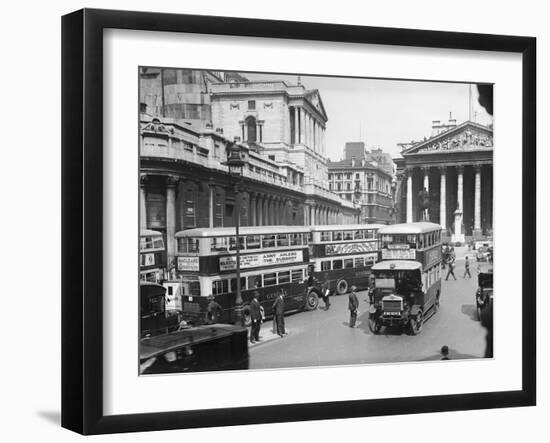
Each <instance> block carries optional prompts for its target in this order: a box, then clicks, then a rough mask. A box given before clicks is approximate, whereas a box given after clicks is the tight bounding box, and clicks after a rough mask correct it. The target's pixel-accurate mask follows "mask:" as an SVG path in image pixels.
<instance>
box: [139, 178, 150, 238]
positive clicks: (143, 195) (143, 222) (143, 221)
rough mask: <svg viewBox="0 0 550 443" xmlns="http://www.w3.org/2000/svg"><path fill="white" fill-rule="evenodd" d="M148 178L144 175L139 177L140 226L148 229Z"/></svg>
mask: <svg viewBox="0 0 550 443" xmlns="http://www.w3.org/2000/svg"><path fill="white" fill-rule="evenodd" d="M147 181H148V178H147V176H146V175H142V176H140V178H139V228H140V229H147V191H146V189H145V187H146V186H147Z"/></svg>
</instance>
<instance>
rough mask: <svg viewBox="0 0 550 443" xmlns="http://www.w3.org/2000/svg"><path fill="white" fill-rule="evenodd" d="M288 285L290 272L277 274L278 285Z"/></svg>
mask: <svg viewBox="0 0 550 443" xmlns="http://www.w3.org/2000/svg"><path fill="white" fill-rule="evenodd" d="M283 283H290V271H283V272H279V284H280V285H282V284H283Z"/></svg>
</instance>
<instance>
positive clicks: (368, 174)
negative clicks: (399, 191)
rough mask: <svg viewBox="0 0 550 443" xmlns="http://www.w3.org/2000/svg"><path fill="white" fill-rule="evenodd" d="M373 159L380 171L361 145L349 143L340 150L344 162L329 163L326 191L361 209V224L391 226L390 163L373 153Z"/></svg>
mask: <svg viewBox="0 0 550 443" xmlns="http://www.w3.org/2000/svg"><path fill="white" fill-rule="evenodd" d="M374 151H375V152H374V153H375V156H376V157H375V158H377V159H382V163H383V164H384V166H383V167H381V166H380V165H379V164H378V163H377V162H376V161H369V158H373V157H372V155H371V153H370V152H368V151H367V150H366V149H365V144H364V143H363V142H349V143H346V145H345V147H344V159H343V160H341V161H329V163H328V171H329V174H328V178H329V187H330V189H331V190H332V191H333V192H336V193H337V194H339V195H340V196H341V197H342V198H345V199H346V200H349V201H353V202H355V203H356V204H358V205H359V206H360V207H361V215H360V222H361V223H386V224H389V223H392V222H394V221H395V217H394V202H393V188H392V183H393V169H394V166H393V162H392V161H391V157H390V161H389V162H388V161H387V158H388V155H389V154H385V153H383V152H382V151H381V150H380V149H375V150H374Z"/></svg>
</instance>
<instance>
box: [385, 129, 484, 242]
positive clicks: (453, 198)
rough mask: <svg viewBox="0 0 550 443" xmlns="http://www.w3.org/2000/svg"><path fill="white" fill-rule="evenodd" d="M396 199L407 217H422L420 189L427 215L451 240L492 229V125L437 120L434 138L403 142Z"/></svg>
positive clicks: (474, 236)
mask: <svg viewBox="0 0 550 443" xmlns="http://www.w3.org/2000/svg"><path fill="white" fill-rule="evenodd" d="M400 146H401V147H402V151H401V156H400V157H399V158H395V159H394V161H395V163H396V165H397V192H396V203H397V207H398V218H399V220H400V221H402V222H414V221H419V220H422V219H423V217H424V215H423V213H422V210H421V208H420V205H419V200H420V196H419V193H420V192H422V190H423V189H424V188H425V189H426V191H427V192H428V194H429V209H428V218H429V220H430V221H433V222H435V223H439V224H441V226H442V227H443V233H444V236H445V238H446V239H448V240H450V241H452V242H458V243H463V242H464V241H468V240H471V239H480V238H484V237H487V236H491V235H492V232H493V151H494V145H493V128H492V127H491V126H484V125H481V124H479V123H475V122H471V121H466V122H464V123H462V124H460V125H457V123H456V120H449V121H448V122H447V123H441V121H438V120H437V121H433V122H432V133H431V135H430V137H429V138H424V140H422V141H418V142H408V143H402V144H400Z"/></svg>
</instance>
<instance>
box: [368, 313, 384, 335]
mask: <svg viewBox="0 0 550 443" xmlns="http://www.w3.org/2000/svg"><path fill="white" fill-rule="evenodd" d="M369 329H370V330H371V332H372V333H373V334H379V333H380V329H382V322H381V321H380V319H379V318H376V317H374V316H371V317H370V318H369Z"/></svg>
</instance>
